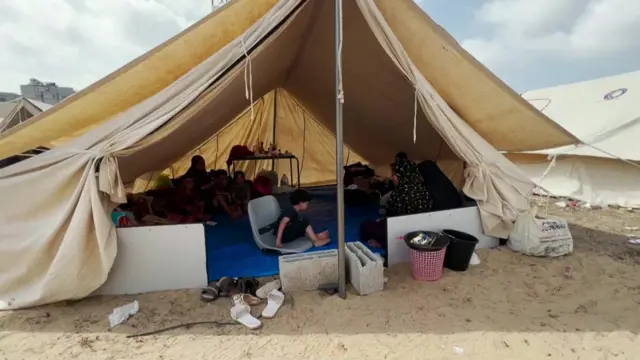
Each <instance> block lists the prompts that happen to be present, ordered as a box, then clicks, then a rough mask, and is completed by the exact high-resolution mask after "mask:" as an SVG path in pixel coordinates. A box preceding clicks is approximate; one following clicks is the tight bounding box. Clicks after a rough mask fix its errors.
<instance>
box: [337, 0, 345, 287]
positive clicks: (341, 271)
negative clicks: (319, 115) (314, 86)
mask: <svg viewBox="0 0 640 360" xmlns="http://www.w3.org/2000/svg"><path fill="white" fill-rule="evenodd" d="M335 34H336V39H335V41H336V44H335V45H336V182H337V188H338V189H337V190H338V196H337V197H338V199H337V200H338V277H339V282H338V294H339V296H340V297H341V298H343V299H346V298H347V273H346V266H345V260H346V254H345V245H344V177H343V174H342V173H343V171H344V168H343V166H344V164H343V161H344V159H343V156H344V154H343V148H344V143H343V142H344V140H343V129H342V101H343V100H342V0H335Z"/></svg>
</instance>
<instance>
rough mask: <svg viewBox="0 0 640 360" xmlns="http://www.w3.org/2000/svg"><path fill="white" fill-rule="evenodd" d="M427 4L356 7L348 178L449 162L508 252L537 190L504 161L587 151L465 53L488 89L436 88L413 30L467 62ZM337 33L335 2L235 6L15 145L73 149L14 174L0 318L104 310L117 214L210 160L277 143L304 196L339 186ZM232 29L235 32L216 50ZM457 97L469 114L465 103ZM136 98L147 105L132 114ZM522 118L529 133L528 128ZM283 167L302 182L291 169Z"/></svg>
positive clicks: (348, 14) (61, 109)
mask: <svg viewBox="0 0 640 360" xmlns="http://www.w3.org/2000/svg"><path fill="white" fill-rule="evenodd" d="M390 3H394V4H397V5H398V7H397V8H393V9H392V8H390V7H389V5H390ZM411 3H412V1H411V0H393V1H385V0H377V1H373V0H356V1H347V2H343V6H344V9H343V15H344V45H343V84H344V93H345V104H344V116H345V121H344V140H345V159H342V162H343V163H347V162H354V161H363V162H368V163H370V164H371V165H372V166H373V167H375V168H376V169H381V170H384V169H386V170H387V171H388V164H389V163H390V162H392V161H393V156H394V155H395V153H396V152H398V151H406V152H408V153H409V154H410V156H411V157H412V158H414V159H416V160H434V161H437V163H438V165H439V166H441V167H442V168H443V170H444V171H445V173H446V174H447V175H448V176H449V177H450V178H451V179H452V180H454V183H456V184H457V185H458V186H461V187H462V188H463V190H464V192H465V193H466V194H467V195H468V196H470V197H472V198H474V199H476V200H477V201H478V204H479V207H480V209H481V210H480V211H481V217H482V223H483V226H484V230H485V232H486V233H487V234H489V235H494V236H498V237H506V236H507V234H508V232H509V229H510V227H511V226H512V222H513V221H514V220H515V218H516V216H517V214H518V213H519V212H522V211H524V210H525V209H527V206H528V195H529V193H530V192H531V189H532V188H533V183H532V182H531V180H529V179H528V178H527V177H526V176H524V175H523V174H522V173H521V172H520V171H519V169H518V168H516V167H515V166H514V165H513V164H512V163H511V162H509V161H508V160H507V159H506V158H505V157H504V156H502V155H501V154H500V153H499V152H498V151H497V150H496V147H495V146H499V147H504V148H518V143H520V144H521V145H523V146H524V147H525V148H527V149H535V148H545V147H547V146H548V145H549V144H554V145H567V144H572V143H574V142H575V139H574V138H573V137H572V136H570V135H567V133H566V132H564V131H563V130H561V129H558V128H557V127H555V126H554V125H553V124H551V125H550V121H549V120H548V119H547V118H546V117H544V116H543V115H541V114H539V113H536V112H535V110H533V111H532V110H531V106H530V105H528V104H526V102H524V100H522V99H520V100H514V99H513V95H514V94H513V92H512V91H510V90H508V89H507V88H506V87H505V88H499V89H497V90H496V81H497V80H496V79H493V78H491V76H492V75H491V76H489V75H488V71H487V70H486V69H484V68H481V69H480V70H478V67H480V66H481V65H479V64H478V63H477V62H475V60H474V59H472V58H470V57H469V56H468V54H466V53H465V52H464V50H462V49H458V50H457V52H458V53H459V54H463V55H464V54H466V55H465V56H464V57H463V60H458V61H457V62H455V63H456V64H460V63H464V62H470V63H471V65H469V64H467V65H465V67H464V68H463V70H461V74H462V75H461V76H468V77H469V78H472V79H473V81H474V82H477V84H469V86H467V88H466V89H465V86H464V84H463V83H462V80H461V78H460V77H454V76H453V75H447V76H445V75H438V74H435V73H434V71H435V72H442V73H443V74H444V73H449V74H450V73H452V72H455V71H456V70H454V69H451V68H450V69H449V71H444V68H443V66H444V63H446V62H447V61H449V60H447V59H443V60H440V61H439V62H438V63H437V65H438V66H435V65H434V62H437V61H438V60H436V59H437V58H438V57H441V51H437V52H434V53H433V54H432V55H431V56H432V58H429V59H426V58H425V56H424V53H416V51H418V50H417V48H416V46H417V45H416V44H415V43H414V42H415V41H416V40H415V39H413V40H411V39H410V38H409V37H408V35H407V33H406V31H405V30H402V31H401V30H400V29H399V26H400V24H399V23H398V21H397V19H398V16H399V15H402V13H404V15H406V18H407V20H408V21H412V22H413V23H412V24H411V26H415V29H430V30H429V34H428V36H424V37H422V39H423V41H427V42H429V41H430V42H432V44H427V45H428V46H434V45H433V44H436V45H437V44H444V43H446V44H449V45H447V46H453V45H451V41H452V40H451V39H450V38H449V37H446V36H445V35H444V33H443V32H442V30H437V28H436V27H434V26H435V25H434V24H433V23H432V22H431V20H430V19H428V17H426V16H425V15H424V14H422V13H421V11H420V10H419V8H417V7H415V6H413V5H411ZM254 4H255V6H256V9H254V8H252V5H254ZM245 11H246V14H247V15H246V17H245V15H242V14H243V13H244V12H245ZM260 14H261V15H260ZM333 19H334V8H333V2H331V1H324V0H279V1H276V0H255V1H254V0H251V1H247V0H235V1H234V2H232V3H231V4H230V5H228V6H226V7H224V8H223V9H222V10H221V11H219V12H218V13H215V14H212V15H211V16H209V17H207V18H205V19H204V20H203V21H200V22H199V23H197V24H196V25H194V26H193V27H191V28H189V29H187V30H186V31H185V32H184V33H183V34H180V35H178V36H177V37H175V38H174V39H172V40H170V41H169V42H168V43H166V44H163V45H161V46H160V47H159V48H158V49H155V50H153V51H152V52H151V53H150V54H147V55H145V56H143V57H141V58H140V59H138V60H136V61H135V62H134V63H132V64H130V65H127V66H125V67H124V68H123V69H121V70H119V71H117V72H116V73H114V74H113V75H111V76H110V77H107V78H106V79H104V80H101V81H100V82H99V83H98V85H95V86H92V87H90V88H89V89H88V90H86V91H85V93H84V94H83V93H79V94H78V95H75V96H74V97H71V98H70V99H69V101H66V102H64V103H62V104H60V106H57V107H56V108H54V109H51V111H50V114H46V113H45V114H44V115H41V116H39V117H37V118H34V119H32V120H30V121H27V122H25V123H23V124H21V125H20V126H18V127H16V128H14V129H11V130H9V131H8V132H7V133H6V134H2V135H0V156H6V155H11V154H13V153H14V152H16V151H18V152H19V151H22V150H24V149H25V148H31V147H34V146H37V145H43V144H44V143H45V142H46V143H47V144H50V143H57V144H58V143H59V144H60V145H58V146H57V147H55V148H54V149H52V150H50V151H48V152H46V153H44V154H41V155H38V156H35V157H33V158H30V159H28V160H26V161H23V162H21V163H18V164H15V165H12V166H10V167H8V168H5V169H0V193H2V194H3V195H4V196H5V197H4V198H3V199H9V201H3V202H2V203H0V309H17V308H23V307H28V306H35V305H41V304H46V303H51V302H55V301H60V300H65V299H78V298H82V297H85V296H88V295H90V294H91V293H92V292H93V291H95V290H96V289H97V288H98V287H99V286H100V285H102V283H103V282H104V281H105V280H106V278H107V276H108V273H109V270H110V268H111V266H112V264H113V260H114V257H115V254H116V252H117V243H116V233H115V229H114V226H113V224H112V223H111V221H110V216H109V213H110V211H111V210H112V209H113V208H114V207H115V206H116V205H117V204H118V203H121V202H124V201H125V200H126V190H125V187H124V185H125V184H130V183H133V182H135V181H136V179H139V183H140V181H143V182H144V180H146V182H147V183H148V182H149V181H150V180H151V179H152V178H153V173H157V172H162V171H171V169H173V170H174V172H181V171H183V170H184V169H185V162H186V161H188V159H189V158H190V156H192V155H194V154H203V155H206V158H207V160H208V162H209V164H210V166H211V164H213V165H214V166H218V167H219V166H221V164H222V161H223V159H224V160H226V156H227V155H228V150H229V149H230V147H231V146H233V145H235V144H237V143H243V142H245V143H248V144H247V145H252V144H250V143H251V142H257V141H263V142H265V143H268V142H271V141H275V142H276V144H277V145H278V147H279V148H281V149H283V150H284V149H286V150H289V151H291V152H293V153H294V154H295V155H297V156H298V157H299V158H300V160H301V166H302V170H303V171H302V179H301V180H302V183H303V184H322V183H330V182H332V180H335V176H336V173H335V170H336V169H335V168H336V166H335V137H334V136H333V134H334V133H335V119H334V115H335V105H334V104H335V96H336V94H335V87H334V86H335V80H334V79H335V63H334V62H333V56H334V54H335V49H334V39H333V26H334V23H333V21H334V20H333ZM216 24H217V25H218V26H222V27H225V26H226V27H227V28H228V29H222V30H221V32H222V33H223V34H225V35H224V36H222V35H221V36H217V37H215V39H213V40H211V42H208V38H209V37H210V36H211V32H212V31H213V25H216ZM238 24H240V25H242V26H244V28H243V30H242V31H240V30H239V28H238V26H240V25H238ZM434 29H436V30H437V31H436V30H434ZM416 34H417V35H415V36H416V39H419V37H420V36H423V35H420V32H416ZM425 39H426V40H425ZM409 40H411V41H409ZM200 42H201V43H202V47H203V48H205V49H204V50H201V51H200V50H197V49H191V50H189V51H190V53H191V54H193V55H194V59H195V60H194V59H191V60H189V61H187V60H185V59H183V58H184V54H182V53H180V51H179V50H180V49H182V50H185V49H186V48H185V47H186V46H187V45H188V44H190V46H192V47H195V46H199V43H200ZM438 46H440V45H438ZM207 52H208V53H207ZM161 60H163V61H164V62H163V67H164V68H166V69H167V70H166V71H167V73H166V74H162V75H159V76H158V79H157V81H156V80H154V79H153V76H151V75H152V74H154V73H156V72H157V69H158V66H159V65H158V64H159V63H160V61H161ZM172 65H175V66H176V69H175V71H172V70H171V66H172ZM456 66H457V65H456ZM187 68H188V69H187ZM474 69H475V70H474ZM474 71H476V72H478V71H480V72H482V71H484V73H482V74H480V75H478V73H474ZM490 78H491V79H490ZM447 79H449V80H452V85H447V84H446V82H447V81H446V80H447ZM149 82H151V84H149ZM483 84H484V85H483ZM472 85H473V86H472ZM456 88H458V89H459V90H456ZM118 89H120V90H123V93H122V95H121V97H122V99H121V98H119V97H118V95H117V94H116V90H118ZM124 89H127V90H126V91H124ZM274 89H277V90H276V93H275V94H274V95H272V96H273V104H270V103H269V101H270V100H269V94H270V93H273V91H274ZM457 91H459V92H460V94H461V95H460V96H461V99H462V100H453V98H454V97H455V96H456V92H457ZM441 92H442V93H443V94H444V95H441ZM132 94H134V95H135V96H134V97H133V99H134V100H135V101H134V100H131V99H128V100H126V101H125V100H124V98H125V97H126V96H129V95H132ZM487 94H488V95H487ZM102 95H105V96H104V98H101V96H102ZM487 96H495V97H497V99H493V100H491V101H488V98H487ZM74 98H75V99H74ZM101 99H102V100H101ZM260 99H263V100H260ZM294 99H295V100H294ZM501 99H502V100H501ZM120 100H122V101H123V102H122V103H120V102H119V101H120ZM278 100H280V101H278ZM416 100H417V103H418V104H419V110H421V111H417V113H416V112H415V110H414V106H415V103H416ZM254 101H255V102H254ZM261 101H262V103H261ZM485 101H488V102H487V103H486V104H485ZM252 102H253V104H252ZM276 102H277V105H276ZM94 105H95V107H91V106H94ZM247 109H249V111H248V112H247ZM473 109H477V112H475V111H473ZM85 111H86V113H85ZM100 111H104V113H102V112H100ZM48 113H49V111H48ZM63 115H64V117H63ZM92 116H94V117H93V118H92ZM519 117H521V118H522V122H523V124H526V126H524V128H525V129H526V131H521V130H519V129H518V125H516V124H515V122H516V121H519V120H517V119H519ZM61 119H63V120H61ZM234 119H235V121H234ZM414 120H415V123H414ZM56 121H60V123H59V124H58V123H56ZM506 124H508V126H507V125H506ZM414 125H415V139H416V141H415V142H414V133H413V131H414ZM65 127H66V128H67V130H64V128H65ZM500 129H505V130H504V131H507V132H509V133H508V134H506V133H505V132H504V131H501V130H500ZM532 129H535V130H536V131H537V132H535V133H532V132H531V131H533V130H532ZM538 130H539V131H538ZM43 131H44V133H43ZM491 134H493V135H491ZM525 135H526V136H525ZM525 137H527V140H526V141H524V140H523V139H524V138H525ZM509 138H512V139H513V141H512V143H510V144H509V143H508V141H509V140H508V139H509ZM523 146H520V147H523ZM253 166H255V167H256V169H259V168H263V167H269V166H270V164H269V163H262V164H254V165H253ZM276 166H277V167H276V169H277V170H278V172H279V173H287V170H288V164H277V165H276ZM241 168H243V169H248V170H252V169H251V168H250V167H248V165H246V164H245V165H241ZM463 169H464V170H463ZM141 177H143V178H141ZM291 180H293V179H291ZM25 264H27V266H25Z"/></svg>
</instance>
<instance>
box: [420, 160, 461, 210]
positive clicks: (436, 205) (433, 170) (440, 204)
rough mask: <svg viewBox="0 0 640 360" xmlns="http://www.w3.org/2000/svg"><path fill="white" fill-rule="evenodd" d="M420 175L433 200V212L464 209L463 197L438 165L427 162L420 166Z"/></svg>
mask: <svg viewBox="0 0 640 360" xmlns="http://www.w3.org/2000/svg"><path fill="white" fill-rule="evenodd" d="M418 170H420V175H422V178H423V179H424V181H425V184H427V188H428V189H429V195H431V198H432V199H433V209H432V211H440V210H451V209H458V208H461V207H462V196H461V195H460V193H459V192H458V189H456V187H455V186H454V185H453V183H452V182H451V180H449V178H448V177H447V175H445V174H444V173H443V172H442V170H440V168H439V167H438V165H437V164H436V163H435V162H433V161H431V160H426V161H423V162H421V163H420V164H418Z"/></svg>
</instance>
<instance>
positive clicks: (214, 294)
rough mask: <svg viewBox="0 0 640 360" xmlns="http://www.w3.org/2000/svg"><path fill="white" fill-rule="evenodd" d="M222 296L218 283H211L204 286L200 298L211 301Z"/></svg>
mask: <svg viewBox="0 0 640 360" xmlns="http://www.w3.org/2000/svg"><path fill="white" fill-rule="evenodd" d="M218 296H220V288H219V287H218V285H216V284H214V283H211V284H209V286H206V287H204V288H202V292H201V293H200V300H202V301H204V302H211V301H213V300H215V299H217V298H218Z"/></svg>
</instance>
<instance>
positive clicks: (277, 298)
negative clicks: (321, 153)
mask: <svg viewBox="0 0 640 360" xmlns="http://www.w3.org/2000/svg"><path fill="white" fill-rule="evenodd" d="M266 298H267V306H266V307H265V308H264V309H263V310H262V314H261V316H260V317H262V318H265V319H272V318H274V317H275V316H276V314H277V313H278V310H280V308H281V307H282V304H284V299H285V296H284V294H283V293H282V292H281V291H279V290H277V289H274V290H271V291H270V292H269V293H268V294H267V296H266ZM260 302H262V299H260V298H257V297H255V296H253V295H249V294H236V295H233V297H232V303H233V307H231V318H232V319H233V320H235V321H236V322H238V323H239V324H242V325H244V326H245V327H246V328H248V329H250V330H257V329H259V328H261V327H262V322H261V321H260V317H254V316H253V315H252V314H251V306H252V305H257V304H259V303H260Z"/></svg>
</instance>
